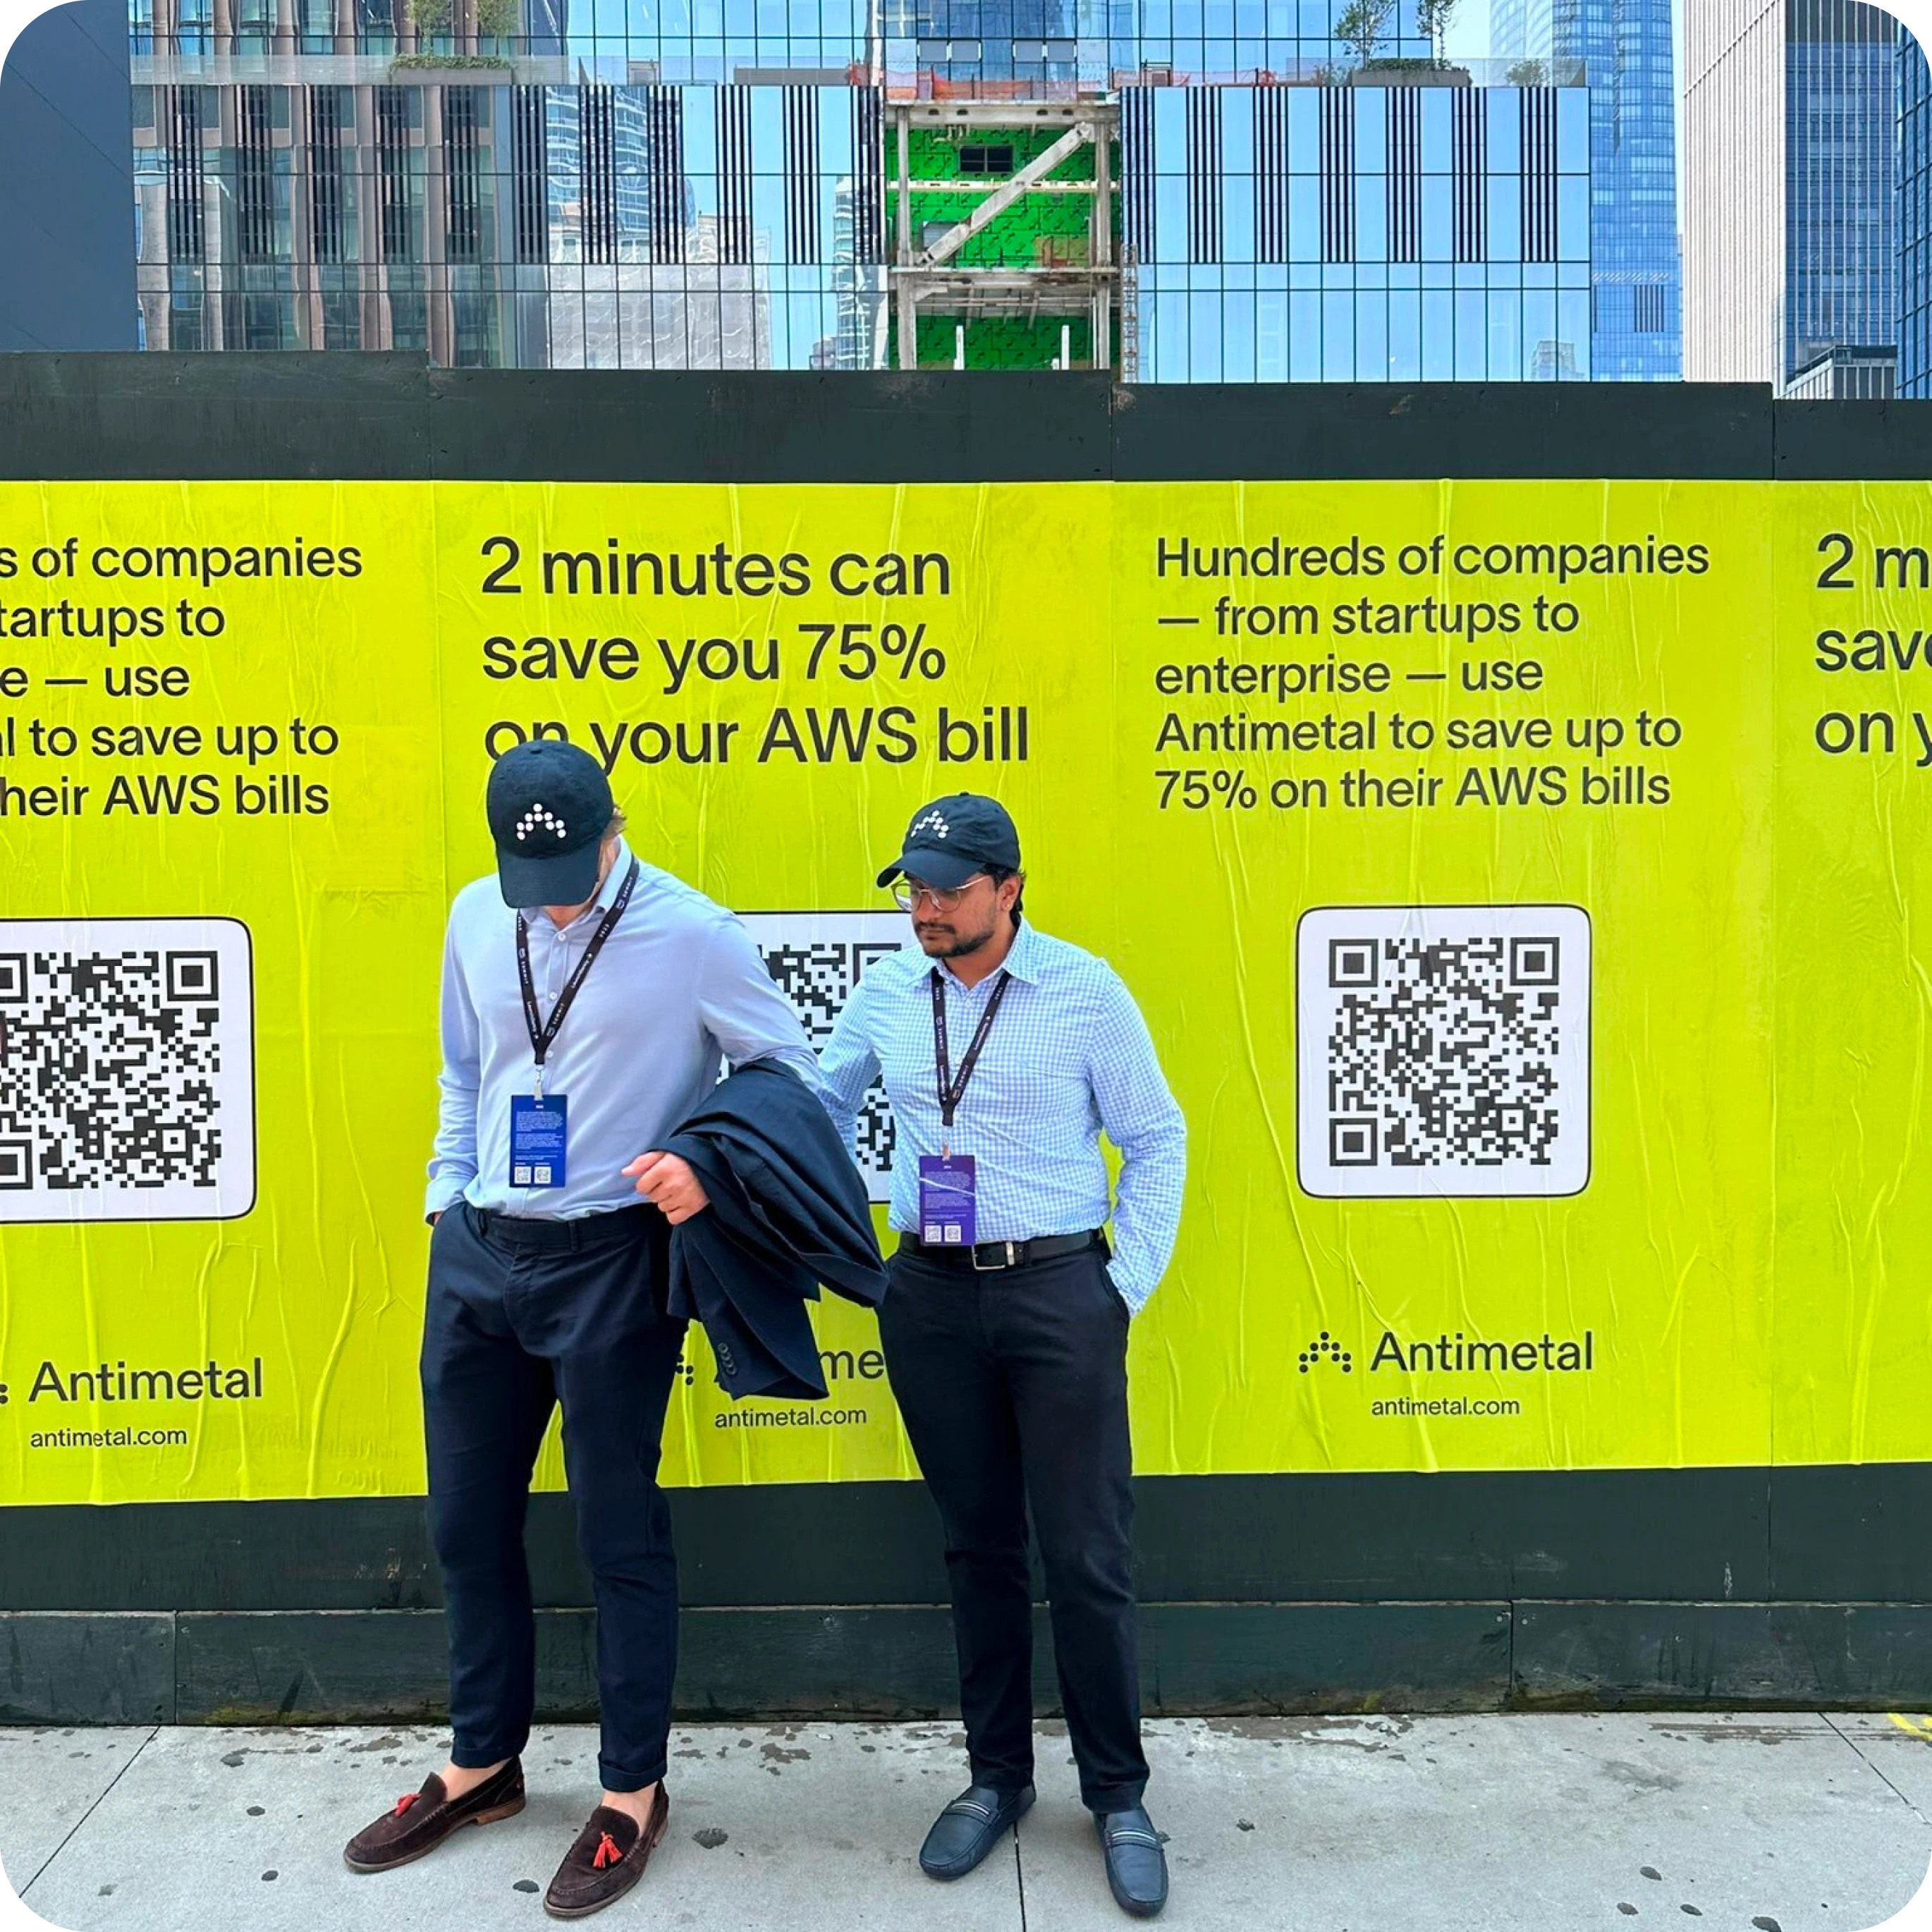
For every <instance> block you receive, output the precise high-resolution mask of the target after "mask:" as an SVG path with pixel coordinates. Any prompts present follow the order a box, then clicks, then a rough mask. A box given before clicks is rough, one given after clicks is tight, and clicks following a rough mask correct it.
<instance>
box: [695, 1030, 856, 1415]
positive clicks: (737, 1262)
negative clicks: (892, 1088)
mask: <svg viewBox="0 0 1932 1932" xmlns="http://www.w3.org/2000/svg"><path fill="white" fill-rule="evenodd" d="M664 1152H665V1153H667V1154H677V1155H679V1156H680V1157H682V1158H683V1159H684V1160H686V1161H688V1162H689V1163H690V1164H691V1170H692V1172H694V1173H695V1174H696V1175H697V1178H698V1180H699V1181H700V1183H701V1184H703V1188H704V1191H705V1193H706V1194H707V1195H709V1196H710V1197H711V1205H710V1206H709V1208H707V1209H706V1211H704V1212H703V1214H696V1215H694V1216H692V1217H691V1219H690V1220H688V1221H685V1222H682V1223H679V1226H676V1227H675V1228H673V1229H672V1230H671V1238H670V1313H672V1314H673V1316H681V1317H683V1318H685V1319H694V1320H696V1321H697V1322H701V1323H702V1324H703V1327H704V1332H705V1334H706V1337H708V1339H709V1341H710V1343H711V1352H712V1355H715V1357H716V1358H717V1361H718V1386H719V1387H720V1388H722V1389H723V1390H724V1392H725V1394H727V1395H728V1396H730V1397H733V1398H734V1399H736V1397H741V1396H748V1395H763V1396H784V1397H791V1398H792V1399H793V1400H797V1401H804V1402H822V1401H823V1400H824V1399H825V1377H824V1374H823V1371H822V1370H821V1368H820V1364H819V1359H818V1340H817V1337H816V1336H815V1335H814V1334H813V1333H812V1328H811V1316H809V1315H808V1313H806V1310H805V1304H806V1303H807V1302H808V1301H817V1299H818V1291H819V1288H820V1284H821V1283H822V1284H823V1286H826V1288H829V1289H832V1291H833V1292H835V1293H836V1294H838V1295H843V1296H844V1297H845V1298H846V1299H847V1301H856V1302H862V1303H863V1304H865V1306H867V1307H877V1305H878V1304H879V1302H880V1301H881V1300H882V1299H883V1297H884V1295H885V1292H886V1271H885V1265H884V1263H883V1262H882V1261H881V1260H880V1256H879V1244H878V1241H877V1238H876V1236H875V1235H874V1234H873V1232H872V1212H871V1205H870V1204H869V1203H868V1202H867V1200H866V1199H865V1187H864V1186H863V1184H862V1183H861V1181H859V1173H858V1170H857V1169H856V1167H854V1166H853V1164H852V1157H851V1156H850V1154H847V1152H846V1151H845V1148H844V1145H843V1144H842V1143H841V1142H840V1140H839V1138H838V1133H837V1132H836V1130H835V1129H834V1128H833V1127H832V1120H831V1117H830V1115H828V1114H827V1113H826V1111H825V1109H824V1106H823V1103H821V1102H820V1100H819V1099H818V1097H817V1095H816V1094H814V1093H813V1092H812V1091H811V1089H810V1088H808V1087H807V1086H806V1085H805V1082H803V1081H802V1080H801V1079H799V1078H798V1077H797V1076H796V1075H795V1074H793V1073H790V1071H788V1070H787V1069H786V1068H785V1067H783V1066H782V1065H781V1064H779V1063H778V1062H777V1061H752V1062H751V1064H749V1065H748V1066H745V1067H740V1068H739V1070H737V1072H736V1073H733V1074H732V1075H731V1076H730V1078H729V1079H725V1080H722V1081H721V1082H719V1083H718V1085H717V1086H715V1088H712V1091H711V1092H710V1093H709V1094H708V1095H707V1096H706V1098H705V1100H704V1102H703V1105H702V1106H700V1107H699V1108H698V1109H697V1112H695V1113H694V1114H692V1115H691V1116H690V1117H689V1118H688V1119H687V1120H685V1121H684V1122H683V1124H682V1125H681V1126H680V1127H679V1128H678V1130H677V1131H676V1133H674V1134H673V1135H672V1136H671V1137H670V1139H668V1140H667V1141H666V1142H664Z"/></svg>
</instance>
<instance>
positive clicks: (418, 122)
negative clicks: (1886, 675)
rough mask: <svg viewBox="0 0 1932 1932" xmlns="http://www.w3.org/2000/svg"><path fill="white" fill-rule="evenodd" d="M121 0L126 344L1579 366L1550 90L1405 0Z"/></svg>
mask: <svg viewBox="0 0 1932 1932" xmlns="http://www.w3.org/2000/svg"><path fill="white" fill-rule="evenodd" d="M134 5H135V7H136V18H135V21H134V29H133V47H134V62H135V66H134V80H135V83H136V86H135V92H134V101H135V113H134V121H135V135H134V141H135V150H136V199H137V202H138V209H139V223H138V229H139V233H138V255H139V269H138V273H139V290H140V310H141V316H142V339H143V341H145V343H146V344H147V345H148V346H149V347H154V348H157V349H158V348H172V349H207V350H218V349H226V348H251V349H269V348H291V349H293V348H329V349H335V348H368V349H403V350H416V351H418V352H419V353H424V354H426V355H428V356H429V357H430V358H431V359H433V360H434V361H435V362H438V363H442V364H450V365H502V366H511V367H524V368H541V367H562V368H671V369H686V368H793V369H803V368H817V369H868V368H882V367H886V366H892V365H899V366H905V365H908V364H910V363H912V362H917V363H918V364H919V365H928V366H929V365H935V364H937V365H964V366H968V367H972V366H979V365H999V366H1008V367H1012V366H1031V367H1047V366H1076V367H1078V366H1088V365H1104V366H1124V367H1125V368H1126V369H1127V371H1128V373H1130V374H1132V375H1133V376H1135V377H1138V378H1139V380H1152V381H1203V380H1215V381H1292V380H1316V379H1324V380H1358V381H1374V380H1424V379H1434V378H1442V379H1448V378H1451V377H1457V378H1469V379H1472V380H1582V379H1583V378H1586V377H1589V375H1590V374H1592V372H1593V368H1594V366H1595V365H1594V358H1595V353H1596V352H1595V341H1594V340H1593V332H1592V323H1591V318H1590V312H1589V305H1590V302H1591V283H1590V275H1591V257H1592V214H1591V204H1590V191H1591V190H1590V182H1591V170H1592V153H1591V142H1592V133H1591V127H1590V121H1589V99H1588V97H1587V96H1586V94H1585V93H1584V92H1583V90H1582V89H1580V88H1579V87H1577V86H1556V85H1548V84H1532V85H1528V86H1511V85H1506V84H1489V85H1484V84H1479V83H1484V82H1487V83H1501V82H1502V80H1503V76H1502V73H1501V71H1500V69H1499V70H1497V71H1496V72H1493V73H1490V74H1481V73H1479V72H1472V71H1469V69H1466V68H1448V67H1446V66H1445V65H1444V64H1443V63H1442V62H1439V61H1438V60H1436V58H1433V55H1432V54H1431V52H1430V48H1429V44H1428V43H1427V40H1425V39H1424V37H1422V36H1421V34H1420V33H1419V31H1418V28H1417V25H1416V20H1415V12H1414V0H1393V4H1392V5H1391V6H1390V7H1388V9H1387V10H1385V11H1384V12H1382V13H1381V14H1379V15H1378V14H1377V13H1376V10H1375V9H1374V8H1373V7H1368V8H1367V9H1366V10H1364V9H1362V8H1359V7H1358V8H1356V9H1355V10H1349V11H1338V7H1337V0H694V4H685V0H679V4H677V5H661V4H658V0H629V4H628V5H625V6H622V7H618V6H614V5H608V4H607V0H576V5H575V6H574V7H571V5H570V4H569V0H134ZM519 8H520V10H519ZM1338 24H1339V25H1340V26H1346V28H1348V29H1349V38H1348V39H1347V40H1343V39H1340V38H1338V37H1337V26H1338ZM1574 66H1575V64H1574V63H1571V65H1570V68H1568V69H1565V68H1564V66H1563V64H1562V62H1558V61H1556V60H1554V59H1553V60H1551V61H1550V62H1547V63H1545V64H1544V67H1543V68H1540V69H1539V78H1540V79H1541V80H1545V81H1547V80H1553V79H1563V78H1569V79H1574V77H1575V74H1574ZM1083 103H1084V104H1088V106H1087V107H1085V108H1083V107H1082V105H1081V104H1083ZM1103 104H1104V105H1103ZM1056 115H1057V116H1058V118H1055V116H1056ZM901 180H902V181H903V182H904V192H903V193H901V189H900V187H899V186H898V184H899V182H900V181H901ZM901 200H903V202H904V203H905V208H904V212H903V215H902V214H901V208H900V206H899V203H900V202H901ZM982 209H985V210H986V211H988V213H989V215H990V216H991V217H992V218H989V219H986V220H983V221H981V220H977V217H976V214H975V211H976V210H982ZM913 284H916V290H913ZM909 291H911V293H913V294H916V300H915V299H910V298H909V293H908V292H909ZM895 292H896V293H895ZM913 315H916V323H914V324H913V326H910V328H908V327H907V326H906V320H905V319H906V318H907V317H909V316H913Z"/></svg>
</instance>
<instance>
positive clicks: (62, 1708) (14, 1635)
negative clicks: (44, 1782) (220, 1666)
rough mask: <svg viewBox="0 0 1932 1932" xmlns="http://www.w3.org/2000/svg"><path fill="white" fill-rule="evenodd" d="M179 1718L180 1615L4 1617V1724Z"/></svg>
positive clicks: (0, 1651) (0, 1629) (0, 1620)
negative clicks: (176, 1628)
mask: <svg viewBox="0 0 1932 1932" xmlns="http://www.w3.org/2000/svg"><path fill="white" fill-rule="evenodd" d="M174 1720H175V1699H174V1619H172V1617H169V1616H84V1615H83V1616H75V1615H62V1614H58V1613H53V1614H43V1615H40V1616H0V1724H172V1722H173V1721H174Z"/></svg>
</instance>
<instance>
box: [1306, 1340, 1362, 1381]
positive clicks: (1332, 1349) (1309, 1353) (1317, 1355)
mask: <svg viewBox="0 0 1932 1932" xmlns="http://www.w3.org/2000/svg"><path fill="white" fill-rule="evenodd" d="M1324 1361H1332V1362H1334V1363H1337V1364H1339V1365H1340V1368H1341V1370H1342V1373H1343V1374H1344V1375H1345V1376H1346V1375H1352V1374H1353V1373H1355V1357H1354V1356H1353V1355H1350V1354H1349V1352H1348V1350H1347V1349H1345V1348H1343V1346H1342V1345H1341V1343H1339V1342H1338V1341H1337V1340H1335V1338H1334V1336H1332V1335H1331V1334H1329V1332H1328V1330H1327V1329H1323V1330H1322V1333H1321V1334H1319V1336H1317V1337H1316V1339H1315V1340H1313V1341H1312V1342H1311V1343H1309V1345H1308V1346H1307V1348H1305V1349H1303V1350H1302V1352H1301V1373H1303V1374H1304V1376H1305V1375H1306V1374H1307V1373H1308V1372H1309V1370H1310V1369H1312V1368H1313V1367H1315V1366H1316V1364H1317V1363H1319V1362H1324Z"/></svg>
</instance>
